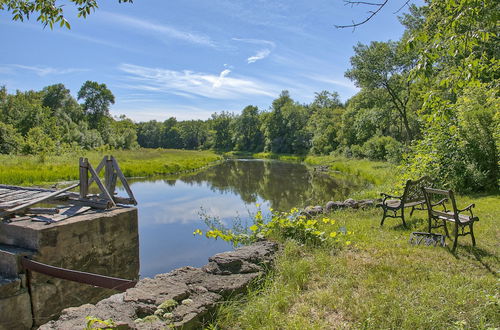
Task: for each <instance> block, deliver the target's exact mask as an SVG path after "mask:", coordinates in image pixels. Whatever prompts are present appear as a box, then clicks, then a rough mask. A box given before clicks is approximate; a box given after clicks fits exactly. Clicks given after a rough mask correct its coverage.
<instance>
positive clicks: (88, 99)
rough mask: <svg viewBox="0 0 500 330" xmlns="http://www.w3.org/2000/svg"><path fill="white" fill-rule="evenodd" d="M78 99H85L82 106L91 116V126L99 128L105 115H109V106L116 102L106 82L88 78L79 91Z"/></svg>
mask: <svg viewBox="0 0 500 330" xmlns="http://www.w3.org/2000/svg"><path fill="white" fill-rule="evenodd" d="M78 99H79V100H80V99H83V100H84V102H83V104H82V108H83V110H84V111H85V114H86V115H87V116H88V117H89V124H90V127H91V128H98V126H99V124H100V123H102V121H103V120H104V117H109V116H110V115H109V106H110V105H111V104H114V103H115V96H114V95H113V93H111V91H110V90H109V89H108V88H107V86H106V84H99V83H97V82H95V81H90V80H87V81H86V82H85V83H84V84H83V86H82V87H81V88H80V90H79V91H78Z"/></svg>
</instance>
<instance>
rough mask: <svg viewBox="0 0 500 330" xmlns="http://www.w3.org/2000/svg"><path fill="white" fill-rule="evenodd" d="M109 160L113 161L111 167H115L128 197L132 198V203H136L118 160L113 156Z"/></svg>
mask: <svg viewBox="0 0 500 330" xmlns="http://www.w3.org/2000/svg"><path fill="white" fill-rule="evenodd" d="M111 160H112V161H113V167H114V168H115V171H116V174H117V175H118V177H119V178H120V181H121V182H122V184H123V188H125V191H127V194H128V197H130V198H131V199H132V200H134V203H133V204H134V205H137V200H136V199H135V197H134V193H133V192H132V189H130V187H129V185H128V182H127V179H126V178H125V176H124V175H123V172H122V170H121V169H120V166H119V165H118V162H117V161H116V159H115V157H113V156H111Z"/></svg>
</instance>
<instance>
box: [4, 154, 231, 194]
mask: <svg viewBox="0 0 500 330" xmlns="http://www.w3.org/2000/svg"><path fill="white" fill-rule="evenodd" d="M105 155H113V156H114V157H115V158H116V159H117V160H118V163H119V164H120V168H121V169H122V171H123V174H124V175H125V176H127V177H146V176H154V175H162V174H173V173H179V172H184V171H193V170H196V169H200V168H202V167H205V166H208V165H210V164H213V163H215V162H217V161H219V160H221V159H222V157H221V156H218V155H216V154H214V153H213V152H210V151H192V150H169V149H137V150H113V151H104V152H98V151H86V152H84V153H83V154H80V153H78V154H77V153H68V154H63V155H48V156H45V157H40V156H19V155H0V162H1V164H2V166H1V167H0V183H2V184H13V185H33V184H47V183H54V182H59V181H71V180H77V179H78V171H79V170H78V169H79V167H78V159H79V158H80V157H87V158H88V159H89V161H90V162H91V164H92V165H93V166H94V168H95V167H97V165H98V164H99V162H100V161H101V159H102V158H103V157H104V156H105Z"/></svg>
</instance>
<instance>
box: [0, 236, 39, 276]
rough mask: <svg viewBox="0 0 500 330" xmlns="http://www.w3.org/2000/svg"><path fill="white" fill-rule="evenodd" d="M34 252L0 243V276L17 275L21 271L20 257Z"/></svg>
mask: <svg viewBox="0 0 500 330" xmlns="http://www.w3.org/2000/svg"><path fill="white" fill-rule="evenodd" d="M34 253H35V252H34V251H32V250H27V249H23V248H20V247H17V246H11V245H5V244H0V276H4V277H17V276H18V274H20V273H22V272H23V269H22V267H21V260H20V258H22V257H24V256H32V255H33V254H34Z"/></svg>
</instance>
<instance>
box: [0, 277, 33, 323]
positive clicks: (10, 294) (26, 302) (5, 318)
mask: <svg viewBox="0 0 500 330" xmlns="http://www.w3.org/2000/svg"><path fill="white" fill-rule="evenodd" d="M13 281H14V282H12V283H10V284H7V283H6V282H5V280H1V279H0V330H12V329H31V327H32V325H33V321H32V318H31V305H30V297H29V294H28V291H27V290H26V289H22V288H20V284H21V280H19V279H18V280H13ZM7 287H10V288H7ZM4 294H7V296H6V297H2V296H3V295H4Z"/></svg>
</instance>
